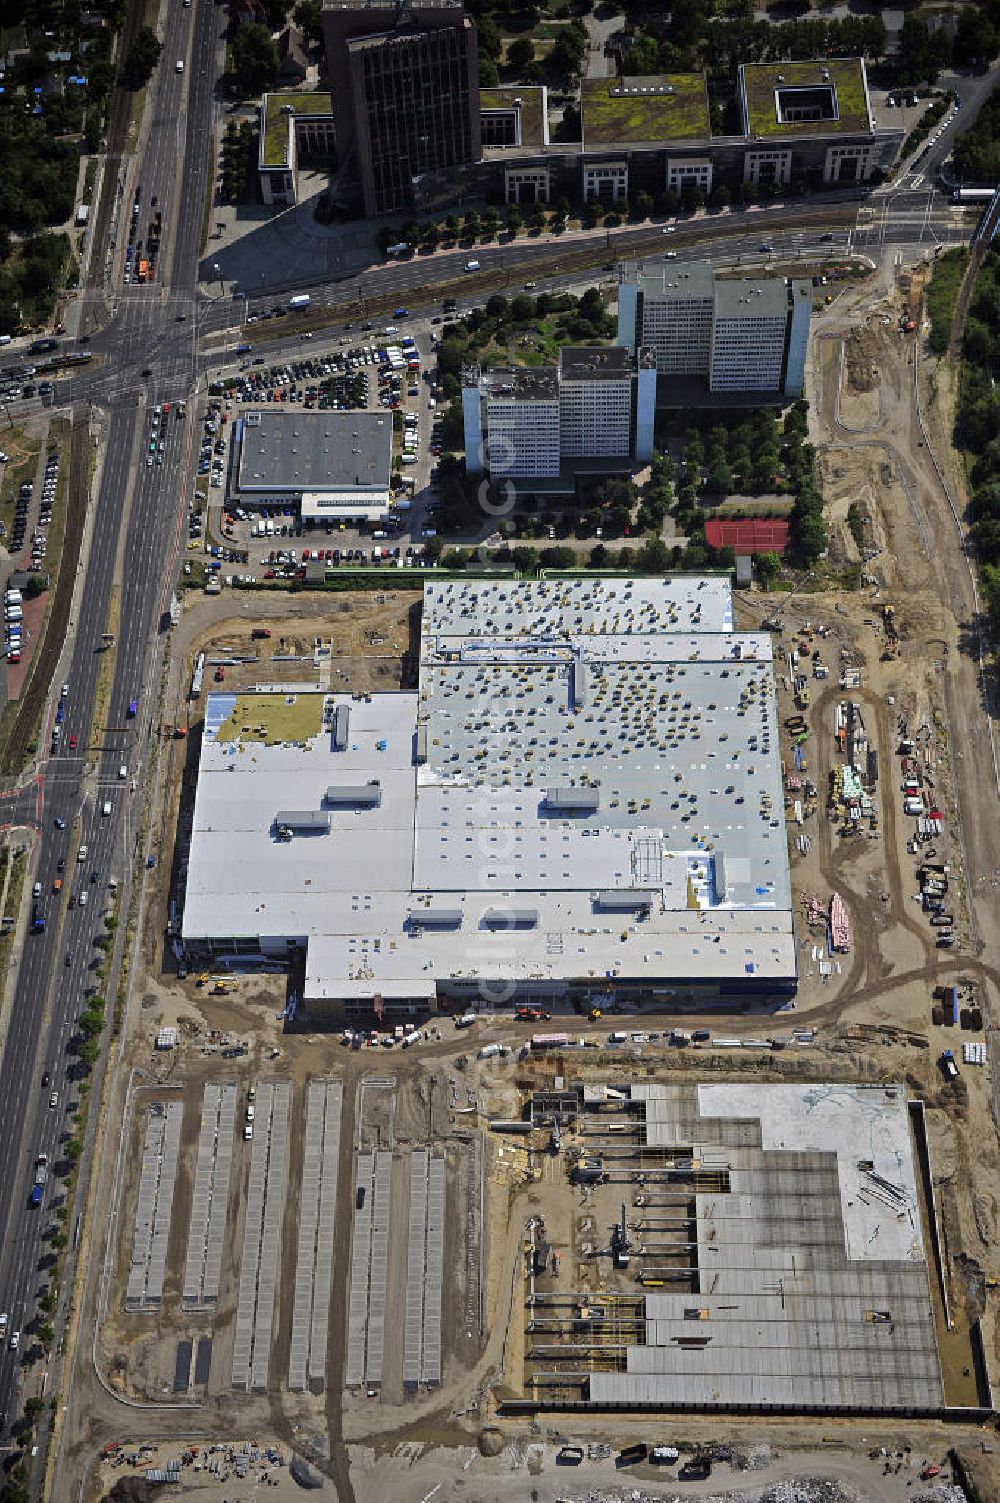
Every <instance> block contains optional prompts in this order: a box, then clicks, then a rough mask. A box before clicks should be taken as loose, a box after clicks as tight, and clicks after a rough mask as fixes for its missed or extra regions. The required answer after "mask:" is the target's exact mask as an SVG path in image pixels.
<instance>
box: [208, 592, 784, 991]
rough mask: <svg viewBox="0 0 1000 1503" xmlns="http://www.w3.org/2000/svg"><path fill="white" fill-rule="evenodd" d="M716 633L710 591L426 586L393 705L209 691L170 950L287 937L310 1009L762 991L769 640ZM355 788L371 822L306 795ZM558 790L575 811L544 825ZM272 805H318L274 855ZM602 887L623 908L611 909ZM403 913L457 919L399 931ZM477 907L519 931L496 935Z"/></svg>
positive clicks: (722, 627)
mask: <svg viewBox="0 0 1000 1503" xmlns="http://www.w3.org/2000/svg"><path fill="white" fill-rule="evenodd" d="M731 617H732V607H731V599H730V594H729V589H728V584H727V582H726V581H725V580H715V579H710V580H697V579H678V580H665V581H657V580H639V581H634V582H630V581H624V580H614V581H609V580H586V581H542V582H535V583H532V584H525V583H521V582H517V581H502V582H497V581H486V582H484V581H478V580H475V581H470V582H469V583H468V584H461V583H458V584H456V583H452V582H439V581H434V582H432V583H431V582H429V583H428V585H427V586H426V587H425V612H424V622H423V638H422V654H421V677H420V688H419V691H418V692H417V693H409V694H408V693H391V694H376V695H373V696H371V697H369V698H368V699H367V700H366V701H356V700H352V699H351V697H350V696H349V695H324V694H322V693H315V694H313V695H312V696H311V697H310V696H309V695H306V694H303V693H301V692H298V693H296V694H293V695H289V696H288V700H289V703H288V705H287V707H285V706H282V705H280V704H279V705H277V706H275V705H274V704H273V702H272V701H273V696H272V701H269V702H268V704H267V705H266V706H265V707H264V708H262V709H261V710H260V712H259V713H255V702H254V696H253V694H244V693H240V694H239V695H235V694H232V693H229V694H211V695H210V696H209V699H208V706H207V711H206V731H205V736H204V740H203V747H202V758H201V770H200V775H199V784H198V792H197V797H196V802H195V812H194V826H193V833H192V840H191V851H190V861H189V871H188V885H187V895H186V901H185V907H184V919H183V936H184V938H185V941H187V942H197V941H199V940H203V941H213V942H214V941H222V942H225V941H226V940H234V941H240V942H244V943H245V942H248V941H249V942H255V941H258V940H259V941H260V942H261V943H262V944H263V945H264V946H265V948H274V946H275V945H277V946H278V948H280V947H281V945H282V944H283V943H284V941H285V940H286V939H287V940H292V941H294V942H296V943H298V944H301V943H305V942H307V943H308V958H307V970H306V995H307V997H310V998H323V997H327V998H331V999H335V998H338V997H343V998H346V997H366V996H368V997H370V996H372V995H373V994H375V993H380V994H381V995H383V996H384V995H386V988H390V989H392V992H393V994H395V995H401V996H402V995H415V996H425V995H429V994H430V993H431V992H432V991H433V990H434V989H435V988H436V987H437V986H439V985H448V984H450V983H455V984H461V985H463V986H465V985H469V986H471V985H473V984H474V983H475V982H476V981H477V980H478V979H488V980H489V979H492V980H499V981H506V982H511V983H514V984H516V985H518V986H530V985H535V986H537V987H540V988H543V989H544V988H546V987H557V986H559V985H561V984H563V983H566V982H569V981H573V980H581V981H584V980H585V981H590V982H592V983H594V984H599V983H603V982H614V981H615V980H620V981H623V982H625V981H633V980H635V981H639V980H642V981H644V982H646V983H647V984H648V986H649V987H650V988H651V989H652V990H655V989H656V988H657V987H660V988H662V989H664V990H666V991H669V988H670V986H671V985H672V984H675V983H681V982H684V981H693V982H701V983H712V984H718V985H719V986H720V987H726V986H730V987H732V986H737V987H745V986H747V985H750V986H752V987H754V988H758V987H760V986H762V985H768V984H770V983H774V985H775V986H776V987H778V988H785V989H787V988H788V987H789V986H790V985H791V984H793V981H794V977H795V943H794V932H793V927H792V913H791V892H790V884H789V877H788V861H787V850H786V836H785V825H784V812H783V798H782V789H781V779H780V767H779V764H778V754H777V744H778V738H777V720H776V713H777V712H776V707H775V701H774V683H773V670H772V666H771V660H770V658H771V655H770V640H769V638H768V637H766V636H763V635H755V636H743V637H740V636H737V635H735V634H734V633H733V632H732V630H731V627H732V619H731ZM261 703H262V704H263V702H261ZM338 708H341V709H346V711H347V713H348V716H349V727H350V729H349V735H348V744H347V746H346V748H345V749H344V750H342V751H337V750H335V749H334V744H333V736H332V731H331V726H332V717H333V716H334V714H335V713H336V711H337V710H338ZM265 710H266V714H265ZM259 719H265V720H266V722H267V734H266V736H264V737H263V739H262V736H261V734H260V733H259V730H255V729H254V727H255V726H256V723H257V721H258V720H259ZM285 720H287V732H286V731H284V730H283V729H282V726H283V723H284V721H285ZM285 734H287V736H288V738H289V739H287V740H282V739H281V737H282V736H283V735H285ZM267 743H270V744H267ZM373 778H377V779H378V781H379V783H380V787H381V800H380V802H379V803H378V804H377V805H374V806H369V807H364V808H357V807H352V806H350V805H348V806H346V807H341V806H332V807H328V806H327V805H326V803H325V802H324V794H325V790H326V789H327V787H328V786H330V785H331V784H334V783H337V782H340V783H346V784H359V783H365V782H367V781H369V780H370V779H373ZM573 790H583V791H584V793H585V795H586V796H585V797H584V798H583V800H582V803H583V804H589V807H587V808H576V809H573V808H570V809H567V802H568V803H569V804H570V805H572V794H573ZM283 809H287V810H293V811H295V812H296V813H305V812H308V811H311V810H315V811H319V810H323V811H324V813H328V814H329V832H328V833H325V832H323V831H316V832H309V833H299V832H297V831H296V832H293V835H292V838H291V839H283V838H281V837H280V836H279V833H278V830H277V827H276V824H275V815H276V813H277V812H279V811H280V810H283ZM616 889H617V890H620V889H627V890H628V892H630V893H631V892H634V891H635V890H639V891H640V892H641V893H648V894H649V895H650V896H649V901H648V903H647V905H646V906H645V907H643V905H642V904H641V903H637V904H636V905H635V906H634V907H629V905H628V903H625V905H624V906H618V907H615V906H614V900H613V899H612V901H611V902H609V901H608V899H607V897H606V895H607V893H608V892H609V890H610V891H611V892H612V893H613V892H614V890H616ZM602 894H604V895H605V896H604V897H602ZM421 904H431V905H435V906H437V907H444V908H447V909H449V910H454V911H455V912H456V913H457V914H458V915H459V916H460V923H458V924H456V925H453V926H451V927H447V926H442V925H438V926H422V925H419V924H418V923H414V921H413V920H412V919H411V914H412V912H413V910H414V909H416V908H418V907H419V906H420V905H421ZM501 908H507V909H517V910H531V911H532V912H533V913H534V915H535V921H534V922H530V923H529V922H527V921H526V920H525V919H524V916H523V915H522V918H521V920H520V921H519V922H518V923H517V925H516V927H505V926H504V925H503V924H502V923H501V921H500V920H498V917H497V912H496V910H497V909H501Z"/></svg>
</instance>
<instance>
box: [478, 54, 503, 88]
mask: <svg viewBox="0 0 1000 1503" xmlns="http://www.w3.org/2000/svg"><path fill="white" fill-rule="evenodd" d="M499 82H500V74H499V71H498V70H497V65H496V63H495V62H494V61H493V59H492V58H491V57H490V56H489V54H488V53H485V52H481V53H480V54H479V87H480V88H481V89H495V88H496V86H497V84H498V83H499Z"/></svg>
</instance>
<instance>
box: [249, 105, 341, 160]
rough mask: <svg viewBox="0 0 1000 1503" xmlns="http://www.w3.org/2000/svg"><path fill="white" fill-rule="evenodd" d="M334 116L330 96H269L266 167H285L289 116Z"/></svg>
mask: <svg viewBox="0 0 1000 1503" xmlns="http://www.w3.org/2000/svg"><path fill="white" fill-rule="evenodd" d="M286 107H288V108H290V109H291V110H292V111H293V113H294V114H296V115H332V113H333V99H332V97H331V95H329V94H268V96H267V115H266V118H265V120H264V166H265V167H281V166H283V165H284V162H285V157H286V154H287V150H288V118H289V117H288V115H287V114H283V113H282V111H283V110H284V109H285V108H286Z"/></svg>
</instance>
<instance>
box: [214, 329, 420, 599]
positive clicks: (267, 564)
mask: <svg viewBox="0 0 1000 1503" xmlns="http://www.w3.org/2000/svg"><path fill="white" fill-rule="evenodd" d="M383 340H384V342H380V343H378V344H371V345H368V344H363V345H356V346H350V347H347V346H346V345H345V346H344V347H342V348H339V349H336V350H326V351H323V352H322V353H320V352H317V353H316V354H312V353H310V354H309V355H308V356H304V357H303V358H302V359H300V360H294V361H289V362H287V363H283V364H277V365H267V364H265V363H264V360H263V357H260V356H253V353H252V346H250V345H243V346H240V347H239V349H238V351H237V353H238V354H240V355H241V356H242V357H243V358H242V360H241V363H240V368H239V370H238V371H237V372H234V373H223V374H221V375H220V376H219V377H218V378H217V379H216V380H215V381H213V382H212V383H211V386H210V401H209V406H208V408H207V411H206V414H205V421H204V426H203V432H202V442H201V449H200V454H199V458H198V466H197V480H196V485H195V489H194V494H193V496H192V499H191V507H190V517H189V537H188V543H189V547H190V549H191V550H192V552H202V551H205V552H207V553H208V554H209V555H210V556H211V557H212V558H213V564H212V565H211V566H210V567H212V568H214V569H215V572H220V571H221V567H222V565H224V564H225V563H229V562H235V563H242V564H245V565H247V566H248V567H249V568H250V571H251V572H250V576H249V578H250V580H252V581H254V582H256V580H257V579H260V578H262V577H263V578H265V579H289V580H294V579H300V580H305V579H306V578H307V577H311V578H312V579H315V578H316V573H317V571H316V569H315V566H316V565H317V564H322V565H323V566H324V572H327V571H329V570H333V569H339V568H342V567H345V566H347V567H350V566H352V565H354V566H358V565H362V566H363V565H369V566H370V565H371V564H372V563H376V564H379V565H384V564H386V563H390V564H391V563H397V564H399V565H400V566H402V565H403V564H405V563H406V561H407V560H410V561H411V563H415V564H416V565H418V566H421V567H422V566H424V564H425V563H429V562H430V561H429V560H426V559H425V544H426V542H427V541H428V539H429V538H430V537H433V536H434V529H433V525H432V524H433V515H434V511H435V508H436V501H437V488H438V477H437V472H436V460H437V457H438V456H439V455H440V453H441V431H440V421H439V419H438V417H437V392H438V389H437V387H436V385H435V383H434V381H433V379H432V374H431V372H430V371H428V370H427V369H426V365H425V362H426V360H427V357H428V355H429V354H430V355H432V352H433V348H434V344H435V343H436V335H433V334H432V335H431V337H430V340H427V339H425V338H421V339H419V340H418V339H417V338H415V337H413V336H412V335H410V336H408V335H406V334H403V333H401V332H400V329H399V328H398V327H395V326H391V325H390V326H389V327H388V328H387V329H386V330H385V331H383ZM421 345H423V346H424V349H423V352H422V351H421ZM264 403H270V404H272V405H273V404H275V403H282V404H297V405H299V406H300V407H301V408H302V409H304V410H316V411H322V410H332V411H337V412H350V411H364V412H376V411H378V410H380V409H382V410H385V411H387V412H391V413H393V414H394V415H395V413H397V412H399V413H400V417H401V421H400V420H396V419H395V417H394V440H393V464H392V468H393V484H392V506H391V510H390V512H389V513H388V515H387V516H386V517H385V518H384V519H379V520H378V521H375V522H359V521H358V520H357V519H352V518H349V517H341V518H326V519H321V520H317V519H314V518H308V517H307V518H303V517H302V515H301V511H300V497H299V496H298V495H296V494H294V493H292V492H287V493H285V492H283V493H281V494H276V495H258V494H253V495H248V494H244V493H240V491H239V488H238V477H237V472H236V471H237V461H238V455H237V454H236V453H235V444H234V440H233V438H232V435H234V433H235V431H236V428H237V425H238V420H239V418H240V417H241V416H242V415H243V413H244V412H246V411H248V410H252V409H254V408H260V407H261V406H263V404H264ZM213 491H214V492H218V493H219V494H218V495H213V494H212V492H213ZM216 507H218V510H216ZM303 538H304V539H306V542H305V545H304V546H302V545H300V544H299V542H298V540H299V539H303ZM309 565H312V566H313V568H312V569H311V570H310V569H309V568H308V566H309ZM216 566H217V567H216Z"/></svg>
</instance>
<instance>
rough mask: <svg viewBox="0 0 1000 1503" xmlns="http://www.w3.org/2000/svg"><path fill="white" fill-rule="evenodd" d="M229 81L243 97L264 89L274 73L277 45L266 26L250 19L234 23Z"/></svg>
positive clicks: (260, 92) (276, 70)
mask: <svg viewBox="0 0 1000 1503" xmlns="http://www.w3.org/2000/svg"><path fill="white" fill-rule="evenodd" d="M232 57H233V82H234V83H235V85H236V90H237V93H239V94H240V95H241V96H242V97H243V98H244V99H246V98H250V97H252V96H254V95H257V94H263V93H264V91H265V90H266V89H267V88H268V87H269V86H270V85H271V84H272V83H273V82H274V79H275V77H276V76H277V72H278V48H277V44H276V43H275V41H274V38H273V37H272V36H271V33H270V32H269V31H268V29H267V27H266V26H264V25H262V24H261V23H260V22H257V21H251V22H249V23H248V24H247V25H245V26H238V27H237V28H236V32H235V34H234V36H233V40H232Z"/></svg>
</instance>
